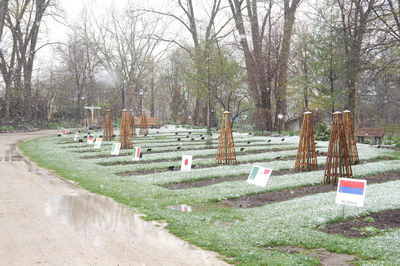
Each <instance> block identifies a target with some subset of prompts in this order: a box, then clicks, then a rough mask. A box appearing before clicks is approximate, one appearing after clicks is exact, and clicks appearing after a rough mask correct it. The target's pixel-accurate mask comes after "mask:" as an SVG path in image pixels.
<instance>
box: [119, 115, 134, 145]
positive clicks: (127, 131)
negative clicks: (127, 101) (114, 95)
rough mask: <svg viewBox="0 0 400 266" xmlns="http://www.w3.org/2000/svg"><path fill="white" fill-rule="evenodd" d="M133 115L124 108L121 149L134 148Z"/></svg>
mask: <svg viewBox="0 0 400 266" xmlns="http://www.w3.org/2000/svg"><path fill="white" fill-rule="evenodd" d="M130 124H131V116H130V114H129V111H128V110H126V109H124V110H122V117H121V128H120V130H119V142H121V149H131V148H133V144H132V137H131V125H130Z"/></svg>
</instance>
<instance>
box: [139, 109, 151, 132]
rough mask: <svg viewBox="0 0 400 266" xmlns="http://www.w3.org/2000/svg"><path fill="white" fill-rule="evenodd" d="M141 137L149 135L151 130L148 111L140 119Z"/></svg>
mask: <svg viewBox="0 0 400 266" xmlns="http://www.w3.org/2000/svg"><path fill="white" fill-rule="evenodd" d="M139 134H140V135H144V134H146V135H147V134H149V128H148V126H147V116H146V111H144V110H143V111H142V117H141V118H140V131H139Z"/></svg>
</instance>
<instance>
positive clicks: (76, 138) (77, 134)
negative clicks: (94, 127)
mask: <svg viewBox="0 0 400 266" xmlns="http://www.w3.org/2000/svg"><path fill="white" fill-rule="evenodd" d="M78 138H79V132H75V135H74V141H77V140H78Z"/></svg>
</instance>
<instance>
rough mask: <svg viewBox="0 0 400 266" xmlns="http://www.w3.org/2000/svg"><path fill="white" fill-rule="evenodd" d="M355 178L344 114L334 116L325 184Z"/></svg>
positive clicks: (327, 156)
mask: <svg viewBox="0 0 400 266" xmlns="http://www.w3.org/2000/svg"><path fill="white" fill-rule="evenodd" d="M352 176H353V173H352V170H351V162H350V156H349V151H348V148H347V142H346V134H345V132H344V127H343V120H342V113H341V112H335V113H333V114H332V129H331V135H330V137H329V146H328V154H327V155H326V163H325V173H324V184H337V182H338V180H339V177H347V178H350V177H352Z"/></svg>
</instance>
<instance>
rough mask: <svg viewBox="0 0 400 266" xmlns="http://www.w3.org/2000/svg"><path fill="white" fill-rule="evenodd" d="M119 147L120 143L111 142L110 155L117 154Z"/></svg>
mask: <svg viewBox="0 0 400 266" xmlns="http://www.w3.org/2000/svg"><path fill="white" fill-rule="evenodd" d="M120 149H121V143H113V145H112V147H111V155H119V150H120Z"/></svg>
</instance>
